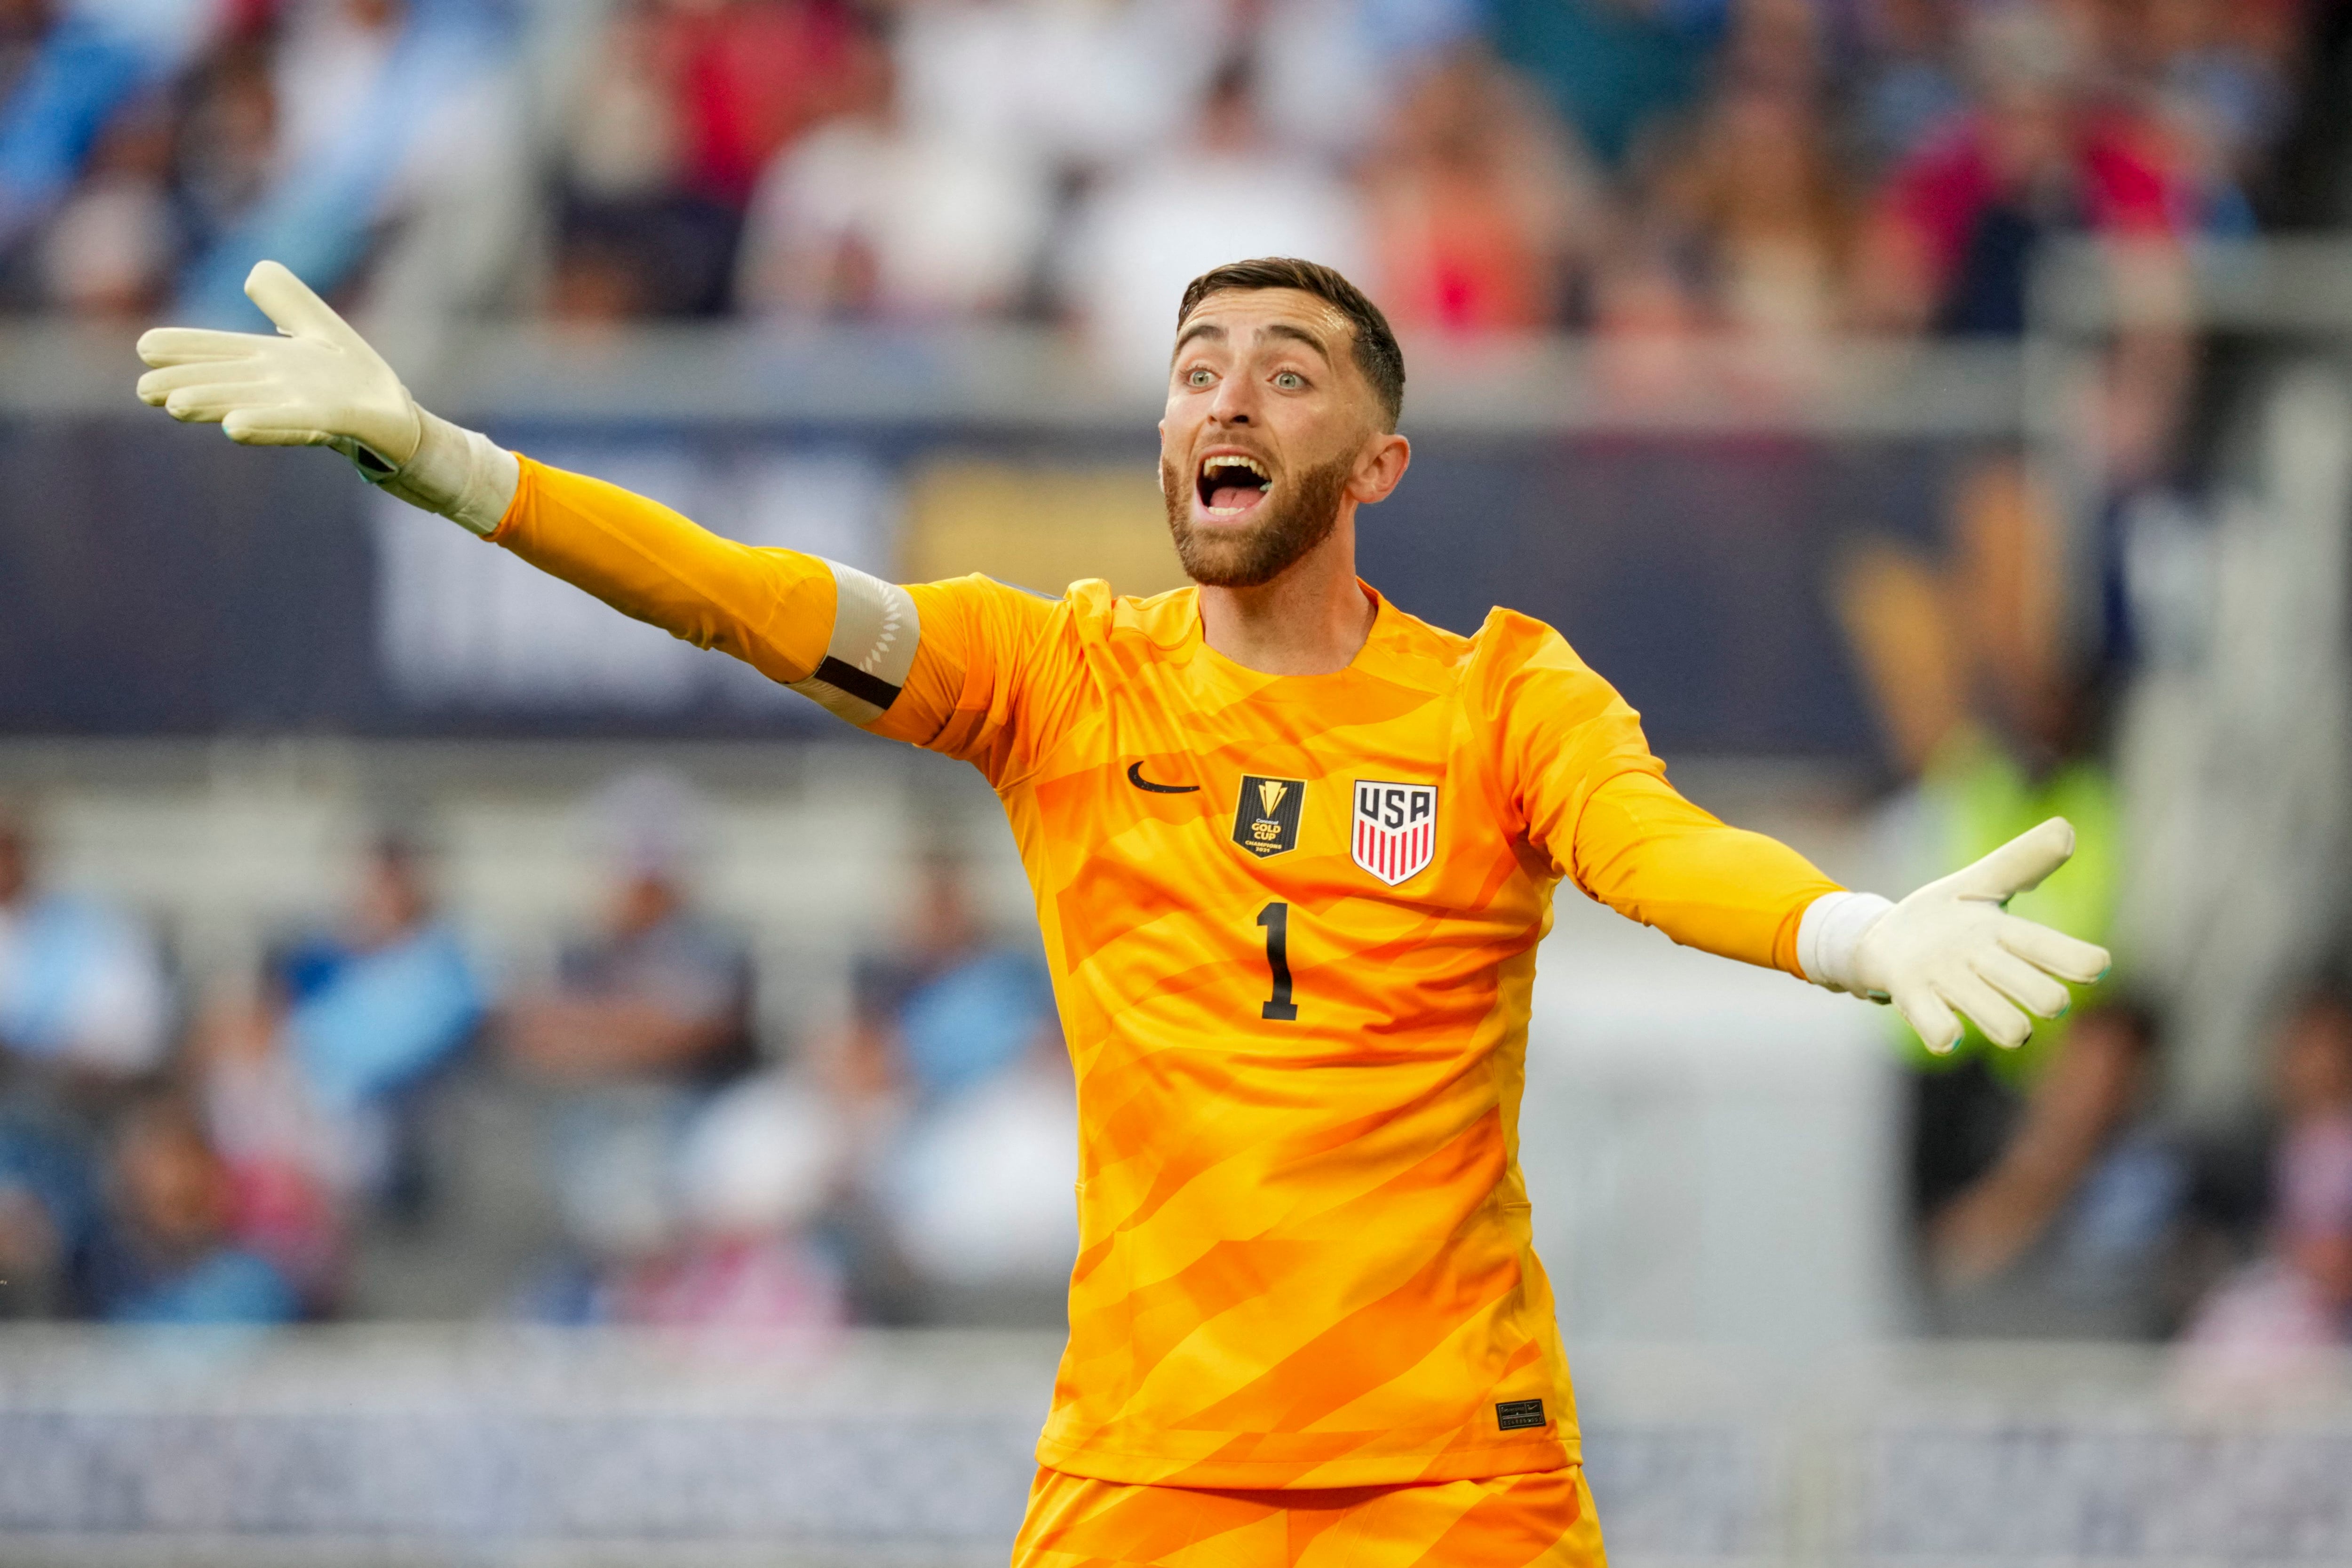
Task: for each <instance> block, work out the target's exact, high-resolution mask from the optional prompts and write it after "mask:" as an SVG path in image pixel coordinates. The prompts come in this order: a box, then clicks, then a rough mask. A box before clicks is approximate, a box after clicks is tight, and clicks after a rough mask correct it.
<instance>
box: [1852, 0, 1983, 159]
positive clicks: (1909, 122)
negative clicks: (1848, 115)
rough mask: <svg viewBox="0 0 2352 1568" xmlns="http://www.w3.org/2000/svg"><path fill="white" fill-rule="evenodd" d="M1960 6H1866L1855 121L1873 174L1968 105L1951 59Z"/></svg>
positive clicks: (1899, 2) (1894, 2)
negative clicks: (1863, 47)
mask: <svg viewBox="0 0 2352 1568" xmlns="http://www.w3.org/2000/svg"><path fill="white" fill-rule="evenodd" d="M1957 10H1958V8H1957V7H1956V6H1954V5H1951V4H1949V3H1948V0H1872V3H1871V4H1869V5H1866V6H1865V7H1864V27H1863V30H1864V40H1865V52H1864V58H1863V59H1862V61H1861V62H1860V68H1859V70H1858V71H1857V72H1856V76H1857V78H1858V82H1857V86H1856V89H1855V92H1854V109H1853V121H1854V133H1855V139H1856V141H1857V142H1859V144H1860V151H1861V153H1862V154H1863V157H1864V162H1865V165H1866V167H1867V168H1868V169H1869V170H1871V171H1872V172H1879V171H1883V170H1885V169H1887V168H1889V167H1891V166H1893V165H1895V164H1897V163H1902V162H1904V161H1906V160H1907V159H1908V158H1909V157H1910V156H1911V155H1912V154H1913V153H1916V152H1917V151H1918V150H1919V149H1920V148H1921V147H1922V146H1923V145H1925V144H1926V143H1927V142H1928V141H1930V140H1931V139H1933V138H1934V137H1935V136H1936V135H1937V132H1941V131H1943V130H1945V129H1946V128H1947V127H1948V125H1950V124H1951V123H1952V122H1953V121H1957V120H1958V118H1959V117H1960V115H1961V114H1962V113H1963V112H1964V111H1965V110H1967V108H1968V103H1969V96H1968V89H1967V88H1966V87H1964V86H1963V85H1962V84H1961V81H1960V78H1959V73H1958V71H1957V70H1956V69H1955V68H1954V61H1953V58H1952V54H1953V44H1954V37H1953V35H1954V33H1955V31H1956V26H1955V23H1956V20H1957V16H1956V12H1957Z"/></svg>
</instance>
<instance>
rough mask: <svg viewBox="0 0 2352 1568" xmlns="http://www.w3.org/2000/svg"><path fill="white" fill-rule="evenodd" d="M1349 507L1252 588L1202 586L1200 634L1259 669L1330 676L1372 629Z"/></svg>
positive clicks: (1351, 657)
mask: <svg viewBox="0 0 2352 1568" xmlns="http://www.w3.org/2000/svg"><path fill="white" fill-rule="evenodd" d="M1354 510H1355V509H1354V508H1353V507H1352V506H1351V507H1349V509H1348V514H1347V515H1343V516H1342V517H1341V518H1340V519H1339V526H1338V527H1336V528H1334V529H1333V530H1332V531H1331V536H1330V537H1329V538H1328V539H1326V540H1325V541H1324V542H1322V543H1320V544H1318V545H1317V546H1316V547H1315V548H1314V549H1312V550H1310V551H1308V552H1307V553H1306V554H1304V555H1302V556H1300V557H1299V558H1298V559H1297V560H1296V561H1294V562H1292V563H1290V564H1289V565H1288V566H1287V567H1286V568H1284V569H1283V571H1282V573H1281V574H1279V575H1277V576H1276V577H1275V579H1274V580H1273V581H1272V582H1269V583H1261V584H1258V585H1257V586H1256V587H1255V588H1221V587H1217V586H1215V585H1213V584H1206V583H1204V584H1202V585H1201V635H1202V637H1204V638H1206V639H1207V641H1208V644H1209V646H1210V647H1213V648H1215V649H1216V650H1217V651H1218V652H1219V653H1221V654H1223V655H1224V656H1225V657H1226V658H1230V659H1232V660H1233V661H1234V663H1235V664H1238V665H1240V666H1242V667H1243V668H1244V669H1254V670H1256V671H1257V672H1258V673H1259V674H1260V675H1330V674H1334V673H1336V672H1337V671H1339V670H1342V669H1345V668H1348V666H1349V665H1350V664H1352V663H1354V662H1355V658H1356V655H1357V653H1358V652H1359V651H1360V649H1361V648H1362V647H1363V646H1364V639H1365V638H1367V637H1370V636H1371V635H1372V616H1373V609H1372V601H1371V600H1370V599H1369V598H1367V597H1366V596H1365V595H1364V590H1363V589H1362V587H1361V586H1360V585H1359V584H1358V583H1357V582H1356V520H1355V517H1354V515H1353V513H1354Z"/></svg>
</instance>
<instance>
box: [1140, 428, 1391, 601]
mask: <svg viewBox="0 0 2352 1568" xmlns="http://www.w3.org/2000/svg"><path fill="white" fill-rule="evenodd" d="M1354 466H1355V459H1354V455H1353V454H1351V453H1344V452H1343V453H1341V454H1340V455H1339V457H1337V458H1332V459H1331V461H1329V462H1328V463H1325V464H1323V465H1322V466H1321V467H1319V468H1309V469H1307V471H1306V472H1305V473H1302V474H1300V475H1299V476H1298V482H1297V485H1295V486H1286V487H1285V488H1286V489H1287V490H1288V492H1289V493H1288V494H1287V495H1284V496H1273V495H1269V496H1267V497H1266V498H1265V500H1262V501H1260V502H1258V503H1257V505H1256V506H1255V507H1253V508H1252V509H1251V510H1250V511H1249V513H1248V521H1247V523H1246V524H1245V525H1244V526H1240V527H1236V526H1234V525H1233V524H1230V523H1228V524H1225V525H1223V526H1221V527H1214V528H1206V527H1202V525H1201V524H1199V523H1196V522H1194V521H1192V502H1193V500H1194V499H1195V498H1196V497H1197V496H1198V495H1199V493H1200V492H1199V489H1198V488H1197V480H1196V479H1188V478H1186V477H1185V476H1182V475H1180V474H1178V473H1177V471H1176V469H1175V467H1174V466H1173V465H1172V464H1171V463H1170V462H1169V461H1168V459H1166V458H1161V459H1160V493H1161V494H1162V495H1163V496H1165V497H1166V498H1167V501H1168V531H1169V532H1170V533H1171V535H1173V536H1174V538H1175V541H1176V558H1177V559H1178V560H1179V561H1181V562H1182V563H1184V574H1185V575H1186V576H1188V577H1190V578H1192V581H1193V582H1195V583H1199V584H1204V585H1206V586H1208V587H1212V588H1255V587H1258V586H1260V585H1261V584H1266V583H1271V582H1273V581H1274V579H1276V577H1278V576H1280V575H1281V574H1283V573H1284V572H1285V571H1286V570H1287V569H1288V568H1289V566H1290V564H1291V563H1293V562H1295V561H1297V559H1298V558H1299V557H1300V556H1302V555H1304V554H1306V553H1307V552H1308V551H1310V550H1312V549H1314V548H1315V547H1316V546H1317V545H1318V544H1320V543H1322V542H1324V541H1325V540H1327V539H1328V538H1330V537H1331V531H1332V530H1333V529H1335V528H1337V527H1339V500H1340V492H1341V491H1343V490H1345V489H1347V486H1348V476H1349V472H1350V471H1352V469H1353V468H1354Z"/></svg>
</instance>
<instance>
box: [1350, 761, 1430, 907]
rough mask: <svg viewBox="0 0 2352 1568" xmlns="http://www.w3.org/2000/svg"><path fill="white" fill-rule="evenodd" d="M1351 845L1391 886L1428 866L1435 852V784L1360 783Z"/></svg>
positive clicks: (1366, 866)
mask: <svg viewBox="0 0 2352 1568" xmlns="http://www.w3.org/2000/svg"><path fill="white" fill-rule="evenodd" d="M1349 848H1350V849H1351V850H1352V851H1353V852H1354V855H1355V858H1356V864H1357V865H1359V866H1361V867H1362V868H1364V869H1365V870H1367V871H1370V873H1371V874H1372V875H1373V876H1375V877H1377V878H1379V879H1381V881H1382V882H1384V883H1386V884H1387V885H1388V886H1390V887H1391V888H1393V887H1395V886H1396V885H1397V884H1398V883H1399V882H1402V881H1403V880H1404V879H1406V878H1408V877H1410V876H1412V874H1413V873H1414V872H1416V871H1419V870H1420V869H1421V868H1423V867H1424V866H1427V865H1428V864H1429V862H1430V858H1431V857H1432V856H1433V855H1435V854H1436V853H1437V786H1436V785H1435V784H1391V783H1390V782H1388V781H1387V780H1385V779H1358V780H1357V781H1356V810H1355V815H1354V819H1353V820H1352V821H1351V822H1350V824H1349Z"/></svg>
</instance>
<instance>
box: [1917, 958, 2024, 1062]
mask: <svg viewBox="0 0 2352 1568" xmlns="http://www.w3.org/2000/svg"><path fill="white" fill-rule="evenodd" d="M1936 990H1937V994H1940V995H1941V996H1942V997H1943V999H1944V1000H1945V1001H1946V1002H1948V1003H1949V1004H1950V1005H1952V1007H1954V1008H1955V1009H1956V1010H1958V1012H1961V1013H1963V1014H1966V1015H1967V1016H1968V1018H1969V1022H1970V1023H1973V1024H1974V1025H1976V1026H1977V1027H1978V1028H1979V1029H1981V1030H1983V1031H1984V1036H1985V1038H1987V1039H1989V1040H1990V1041H1991V1042H1992V1043H1993V1044H1994V1045H1996V1046H2005V1047H2009V1048H2010V1049H2011V1050H2014V1049H2016V1048H2017V1047H2020V1046H2021V1045H2023V1044H2025V1042H2026V1041H2028V1040H2030V1039H2032V1037H2033V1020H2032V1019H2031V1018H2029V1017H2027V1016H2025V1015H2024V1013H2022V1012H2021V1011H2020V1010H2019V1008H2018V1006H2017V1005H2016V1004H2015V1003H2013V1002H2011V1000H2010V999H2009V998H2008V997H2006V996H2004V995H2002V994H2000V992H1998V991H1996V990H1994V989H1993V988H1992V987H1991V986H1990V985H1988V984H1985V983H1984V982H1983V981H1982V980H1980V979H1979V978H1978V977H1977V976H1976V974H1975V973H1959V974H1947V975H1942V976H1939V977H1938V978H1937V982H1936Z"/></svg>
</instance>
